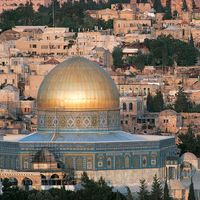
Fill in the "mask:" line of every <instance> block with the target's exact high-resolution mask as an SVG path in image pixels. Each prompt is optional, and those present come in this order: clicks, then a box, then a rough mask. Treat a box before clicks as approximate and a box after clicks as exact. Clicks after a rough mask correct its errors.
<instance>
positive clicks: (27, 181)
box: [22, 177, 33, 186]
mask: <svg viewBox="0 0 200 200" xmlns="http://www.w3.org/2000/svg"><path fill="white" fill-rule="evenodd" d="M22 184H23V185H24V186H29V185H32V184H33V181H32V180H31V179H30V178H27V177H25V178H24V179H23V181H22Z"/></svg>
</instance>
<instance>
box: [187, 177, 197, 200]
mask: <svg viewBox="0 0 200 200" xmlns="http://www.w3.org/2000/svg"><path fill="white" fill-rule="evenodd" d="M195 199H196V198H195V194H194V184H193V181H192V179H191V184H190V188H189V195H188V200H195Z"/></svg>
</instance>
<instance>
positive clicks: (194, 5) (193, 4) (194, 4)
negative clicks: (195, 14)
mask: <svg viewBox="0 0 200 200" xmlns="http://www.w3.org/2000/svg"><path fill="white" fill-rule="evenodd" d="M195 8H196V3H195V0H192V9H195Z"/></svg>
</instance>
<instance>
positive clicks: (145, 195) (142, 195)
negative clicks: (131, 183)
mask: <svg viewBox="0 0 200 200" xmlns="http://www.w3.org/2000/svg"><path fill="white" fill-rule="evenodd" d="M137 194H138V200H148V199H149V191H148V190H147V185H146V182H145V179H142V180H140V190H139V192H138V193H137Z"/></svg>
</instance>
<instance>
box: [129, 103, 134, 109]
mask: <svg viewBox="0 0 200 200" xmlns="http://www.w3.org/2000/svg"><path fill="white" fill-rule="evenodd" d="M132 110H133V103H129V111H132Z"/></svg>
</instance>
